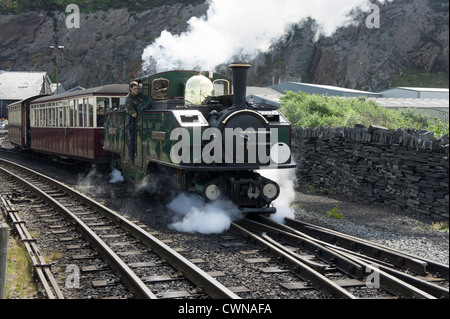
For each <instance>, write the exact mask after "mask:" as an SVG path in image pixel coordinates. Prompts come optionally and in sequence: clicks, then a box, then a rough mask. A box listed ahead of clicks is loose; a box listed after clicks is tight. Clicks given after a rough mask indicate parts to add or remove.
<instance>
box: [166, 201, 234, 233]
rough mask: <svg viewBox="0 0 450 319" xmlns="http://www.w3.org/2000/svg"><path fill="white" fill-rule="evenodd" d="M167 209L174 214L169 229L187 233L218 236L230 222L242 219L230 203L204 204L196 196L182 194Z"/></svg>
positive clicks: (226, 228)
mask: <svg viewBox="0 0 450 319" xmlns="http://www.w3.org/2000/svg"><path fill="white" fill-rule="evenodd" d="M168 208H169V209H170V210H172V211H174V212H175V213H176V215H175V218H174V222H173V223H172V224H171V225H170V227H171V228H173V229H176V230H177V231H180V232H188V233H194V232H198V233H201V234H220V233H222V232H224V231H226V230H228V228H229V227H230V224H231V222H233V221H235V220H237V219H240V218H242V217H243V216H242V214H241V213H240V212H239V210H238V208H237V207H236V206H235V205H234V204H233V203H232V202H231V201H224V200H219V201H215V202H214V203H205V201H204V200H203V199H202V198H200V197H198V196H196V195H192V194H190V195H186V194H184V193H181V194H180V195H178V196H177V197H176V198H175V199H174V200H173V201H172V202H171V203H170V204H169V205H168Z"/></svg>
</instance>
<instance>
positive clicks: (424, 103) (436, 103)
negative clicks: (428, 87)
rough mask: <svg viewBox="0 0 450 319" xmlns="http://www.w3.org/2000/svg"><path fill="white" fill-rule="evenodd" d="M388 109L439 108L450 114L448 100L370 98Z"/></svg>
mask: <svg viewBox="0 0 450 319" xmlns="http://www.w3.org/2000/svg"><path fill="white" fill-rule="evenodd" d="M369 100H373V101H375V102H377V103H378V104H380V105H381V106H384V107H387V108H407V107H412V108H439V109H446V110H447V112H448V107H449V104H448V100H446V99H411V98H404V99H403V98H370V99H369Z"/></svg>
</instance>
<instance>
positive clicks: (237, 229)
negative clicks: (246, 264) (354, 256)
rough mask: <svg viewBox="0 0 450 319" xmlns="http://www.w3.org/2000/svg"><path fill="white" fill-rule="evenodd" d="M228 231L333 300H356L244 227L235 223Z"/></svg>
mask: <svg viewBox="0 0 450 319" xmlns="http://www.w3.org/2000/svg"><path fill="white" fill-rule="evenodd" d="M229 231H230V232H231V233H234V234H237V235H239V236H243V237H245V238H247V239H249V240H251V241H253V242H254V243H255V244H256V245H258V246H260V247H262V248H263V249H265V250H266V251H267V252H268V253H269V254H271V255H273V256H275V257H276V258H279V259H281V260H282V261H283V262H284V263H285V264H286V265H287V266H288V267H289V268H290V270H291V271H292V272H293V273H294V274H296V275H297V276H298V277H300V278H302V279H303V280H305V281H310V282H312V283H313V284H314V287H315V288H317V289H318V290H320V291H323V292H325V293H328V294H330V295H331V296H332V297H333V298H336V299H338V298H339V299H357V297H355V296H354V295H352V294H351V293H349V292H348V291H347V290H345V289H344V288H342V287H341V286H339V285H338V284H336V283H334V282H333V281H331V280H330V279H328V278H327V277H325V276H324V275H322V274H321V273H319V272H318V271H316V270H314V269H313V268H311V267H309V266H308V265H306V264H304V263H302V262H301V261H300V260H298V259H296V258H294V257H293V256H292V255H291V254H288V253H286V252H285V251H283V250H282V249H280V248H278V247H276V246H275V245H273V244H272V243H270V242H268V241H267V240H265V239H263V238H261V237H259V236H257V235H255V234H253V233H252V232H250V231H248V230H246V229H245V228H244V227H241V226H240V225H238V224H236V223H231V225H230V229H229Z"/></svg>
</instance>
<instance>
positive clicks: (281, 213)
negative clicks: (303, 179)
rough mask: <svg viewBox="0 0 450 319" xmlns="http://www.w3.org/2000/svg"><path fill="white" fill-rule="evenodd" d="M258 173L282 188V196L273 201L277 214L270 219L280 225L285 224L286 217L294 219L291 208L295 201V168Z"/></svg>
mask: <svg viewBox="0 0 450 319" xmlns="http://www.w3.org/2000/svg"><path fill="white" fill-rule="evenodd" d="M258 173H260V174H261V175H262V176H264V177H266V178H268V179H271V180H273V181H274V182H277V183H278V185H279V186H280V195H279V196H278V198H277V199H276V200H275V201H273V206H275V208H276V209H277V212H276V214H274V215H271V216H270V217H271V218H272V219H274V220H275V221H277V222H279V223H284V218H285V217H290V218H294V209H293V208H292V207H291V203H292V202H293V201H294V200H295V190H294V179H295V168H291V169H271V170H260V171H258Z"/></svg>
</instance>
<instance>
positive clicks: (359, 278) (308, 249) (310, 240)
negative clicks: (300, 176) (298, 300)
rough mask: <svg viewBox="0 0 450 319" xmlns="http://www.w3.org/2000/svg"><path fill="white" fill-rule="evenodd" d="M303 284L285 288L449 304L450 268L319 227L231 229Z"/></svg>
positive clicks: (241, 225) (264, 224) (255, 223)
mask: <svg viewBox="0 0 450 319" xmlns="http://www.w3.org/2000/svg"><path fill="white" fill-rule="evenodd" d="M230 232H231V233H233V234H237V235H239V236H244V237H245V238H247V239H249V240H250V241H252V242H254V243H255V244H256V245H258V246H259V247H260V248H261V249H262V250H264V251H265V252H266V253H267V254H268V255H270V256H272V257H274V258H276V259H277V261H278V262H279V263H280V264H281V265H282V267H284V268H287V269H289V270H290V271H291V272H293V273H295V274H296V275H297V276H298V277H299V278H300V279H301V280H300V281H298V282H293V283H292V282H291V283H285V284H282V285H284V287H285V288H286V289H312V288H314V289H318V290H320V291H322V292H324V293H325V294H326V295H328V296H330V297H331V298H343V299H358V298H375V299H376V298H382V299H386V298H406V299H448V298H449V289H448V266H447V265H443V264H439V263H436V262H434V261H431V260H426V259H423V258H419V257H416V256H412V255H408V254H405V253H402V252H399V251H395V250H392V249H389V248H386V247H383V246H380V245H376V244H373V243H370V242H368V241H365V240H361V239H358V238H355V237H352V236H348V235H345V234H342V233H338V232H335V231H330V230H328V229H324V228H321V227H318V226H314V225H310V224H306V223H302V222H299V221H297V220H293V219H289V218H286V219H285V224H280V223H278V222H275V221H273V220H271V219H269V218H267V217H263V216H257V217H254V218H252V219H245V220H242V221H240V222H238V223H235V224H232V226H231V228H230Z"/></svg>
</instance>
